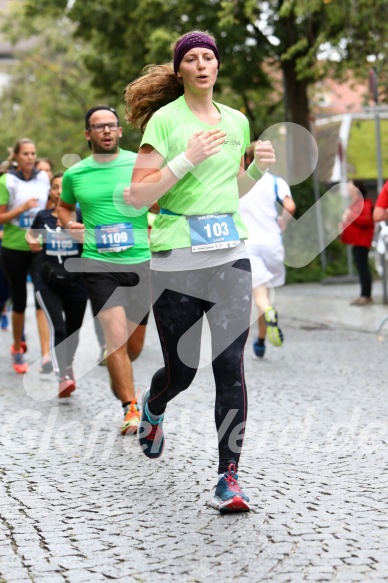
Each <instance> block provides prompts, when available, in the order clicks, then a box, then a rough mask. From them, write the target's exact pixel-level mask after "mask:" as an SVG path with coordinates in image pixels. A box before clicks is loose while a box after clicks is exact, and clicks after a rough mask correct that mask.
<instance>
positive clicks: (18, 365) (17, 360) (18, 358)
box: [11, 344, 28, 374]
mask: <svg viewBox="0 0 388 583" xmlns="http://www.w3.org/2000/svg"><path fill="white" fill-rule="evenodd" d="M11 354H12V366H13V369H14V371H15V372H17V373H18V374H24V373H25V372H27V370H28V364H27V363H26V362H24V356H23V354H24V351H23V349H22V348H20V350H18V351H16V350H15V348H14V345H13V344H12V346H11Z"/></svg>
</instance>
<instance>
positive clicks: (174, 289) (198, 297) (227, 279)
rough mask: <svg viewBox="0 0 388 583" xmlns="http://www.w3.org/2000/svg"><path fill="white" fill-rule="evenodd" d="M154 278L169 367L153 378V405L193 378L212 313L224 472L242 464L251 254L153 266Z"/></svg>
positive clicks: (154, 409) (159, 409)
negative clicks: (209, 263) (220, 261)
mask: <svg viewBox="0 0 388 583" xmlns="http://www.w3.org/2000/svg"><path fill="white" fill-rule="evenodd" d="M151 284H152V299H153V311H154V316H155V321H156V326H157V329H158V333H159V338H160V343H161V346H162V351H163V358H164V367H163V368H161V369H160V370H158V371H157V372H156V373H155V374H154V376H153V378H152V383H151V393H150V400H149V408H150V411H151V413H154V414H156V415H159V414H162V413H163V412H164V410H165V408H166V405H167V403H168V402H169V401H171V399H173V398H174V397H176V396H177V395H178V394H179V393H180V392H181V391H184V390H185V389H187V388H188V387H189V386H190V384H191V383H192V381H193V379H194V377H195V374H196V372H197V369H198V364H199V357H200V345H201V330H202V317H203V315H204V314H206V317H207V319H208V322H209V326H210V331H211V339H212V366H213V374H214V379H215V384H216V401H215V422H216V428H217V434H218V450H219V467H218V473H223V472H225V471H227V469H228V465H229V463H235V464H236V467H237V466H238V461H239V457H240V453H241V448H242V443H243V439H244V433H245V422H246V417H247V392H246V386H245V378H244V346H245V343H246V341H247V338H248V334H249V322H250V312H251V295H252V283H251V267H250V262H249V259H239V260H238V261H235V262H231V263H227V264H224V265H220V266H217V267H209V268H206V269H196V270H193V271H181V272H173V273H170V272H162V271H151Z"/></svg>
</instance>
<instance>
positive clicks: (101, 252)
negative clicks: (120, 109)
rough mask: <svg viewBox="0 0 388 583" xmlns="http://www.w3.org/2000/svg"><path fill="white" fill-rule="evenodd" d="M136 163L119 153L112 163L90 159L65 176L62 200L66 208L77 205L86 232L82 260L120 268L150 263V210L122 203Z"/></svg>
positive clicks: (124, 151) (127, 152)
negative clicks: (103, 262) (69, 205)
mask: <svg viewBox="0 0 388 583" xmlns="http://www.w3.org/2000/svg"><path fill="white" fill-rule="evenodd" d="M135 160H136V154H134V153H133V152H129V151H126V150H121V149H120V152H119V155H118V156H117V157H116V158H115V159H114V160H112V161H111V162H105V163H99V162H96V160H95V159H94V157H93V156H89V157H88V158H86V159H85V160H82V161H81V162H79V163H78V164H75V165H74V166H72V167H71V168H69V169H68V170H66V172H65V174H64V175H63V182H62V194H61V198H62V200H63V201H64V202H65V203H67V204H76V203H78V205H79V207H80V209H81V213H82V221H83V223H84V225H85V228H86V233H85V241H84V247H83V253H82V257H86V258H88V259H96V260H98V261H107V262H109V263H117V264H132V263H141V262H143V261H148V260H149V259H150V250H149V243H148V224H147V211H148V209H147V208H143V209H140V210H136V209H134V208H133V207H132V206H130V205H127V204H126V203H125V202H124V199H123V190H124V188H125V187H126V186H129V184H130V182H131V177H132V171H133V166H134V163H135ZM128 225H129V226H128ZM132 242H133V243H134V244H133V246H130V247H128V245H129V244H131V243H132ZM107 246H108V247H110V249H111V250H110V251H107V250H106V249H107Z"/></svg>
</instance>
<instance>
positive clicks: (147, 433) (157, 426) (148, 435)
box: [137, 390, 164, 459]
mask: <svg viewBox="0 0 388 583" xmlns="http://www.w3.org/2000/svg"><path fill="white" fill-rule="evenodd" d="M149 398H150V391H149V390H148V391H147V392H146V393H145V394H144V397H143V404H142V413H141V419H140V423H139V426H138V428H137V434H138V438H139V444H140V447H141V449H142V452H143V453H144V455H146V456H147V457H148V458H151V459H156V458H158V457H160V456H161V455H162V453H163V449H164V433H163V418H164V415H161V416H160V419H159V421H157V422H156V423H155V422H154V421H151V420H150V418H149V417H148V405H147V403H148V400H149Z"/></svg>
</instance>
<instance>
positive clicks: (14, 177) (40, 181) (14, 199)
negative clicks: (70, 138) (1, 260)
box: [0, 171, 50, 251]
mask: <svg viewBox="0 0 388 583" xmlns="http://www.w3.org/2000/svg"><path fill="white" fill-rule="evenodd" d="M49 190H50V182H49V179H48V177H47V174H46V173H45V172H39V171H34V173H33V175H32V177H31V178H30V180H25V179H24V177H23V175H22V173H21V172H16V171H10V172H8V173H6V174H3V176H1V177H0V205H6V209H7V211H10V210H13V209H16V208H18V207H20V206H21V205H23V204H24V203H25V202H26V201H27V200H28V199H29V198H35V199H36V201H37V205H36V206H35V207H33V208H31V209H29V210H28V211H25V212H23V213H21V214H19V215H17V216H16V217H14V218H13V219H11V220H10V221H9V222H8V223H5V224H4V234H3V242H2V245H3V247H4V248H6V249H13V250H15V251H30V247H29V245H28V243H27V241H26V233H27V230H28V229H29V227H30V226H31V225H32V222H33V220H34V218H35V216H36V215H37V213H38V212H39V211H41V210H43V209H44V208H45V207H46V203H47V197H48V193H49Z"/></svg>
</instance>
